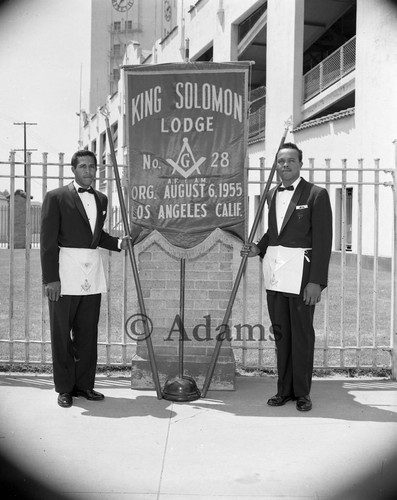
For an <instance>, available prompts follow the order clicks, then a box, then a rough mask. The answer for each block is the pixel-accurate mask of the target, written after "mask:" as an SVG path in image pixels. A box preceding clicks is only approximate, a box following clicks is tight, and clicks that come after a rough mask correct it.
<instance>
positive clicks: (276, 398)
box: [267, 394, 294, 406]
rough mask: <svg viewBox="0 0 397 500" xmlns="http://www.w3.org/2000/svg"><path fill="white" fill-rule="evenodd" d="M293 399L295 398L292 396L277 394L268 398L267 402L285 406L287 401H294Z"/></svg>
mask: <svg viewBox="0 0 397 500" xmlns="http://www.w3.org/2000/svg"><path fill="white" fill-rule="evenodd" d="M293 399H294V398H293V397H292V396H279V395H278V394H276V395H275V396H273V397H271V398H270V399H269V400H268V402H267V404H268V405H269V406H283V405H285V403H287V402H288V401H292V400H293Z"/></svg>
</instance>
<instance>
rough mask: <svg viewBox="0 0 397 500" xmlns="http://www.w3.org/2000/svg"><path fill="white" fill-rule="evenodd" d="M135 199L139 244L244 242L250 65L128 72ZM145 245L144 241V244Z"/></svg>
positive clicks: (167, 67)
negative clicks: (223, 234) (219, 234)
mask: <svg viewBox="0 0 397 500" xmlns="http://www.w3.org/2000/svg"><path fill="white" fill-rule="evenodd" d="M124 70H125V75H126V80H125V85H126V116H127V118H126V119H127V142H128V145H129V167H130V170H129V197H130V199H129V202H130V217H131V221H132V222H134V223H135V224H137V225H138V226H140V228H141V229H142V233H141V236H140V240H142V239H143V238H145V237H146V236H148V235H149V234H150V233H151V232H152V231H154V230H157V231H159V232H160V233H161V234H162V235H163V236H164V237H165V238H166V239H167V240H168V241H169V242H170V243H171V244H172V245H175V246H177V247H182V248H192V247H194V246H196V245H198V244H199V243H201V242H202V241H204V240H205V239H206V238H207V237H208V236H209V235H210V234H211V232H212V231H213V230H214V229H216V228H220V229H222V230H224V231H228V232H230V233H232V234H233V235H234V236H237V237H238V238H240V239H241V240H244V237H245V224H246V213H245V199H246V198H245V194H246V183H245V175H244V163H245V159H246V150H247V89H248V71H249V65H248V63H246V64H244V63H228V64H226V63H219V64H218V63H183V64H161V65H154V66H139V67H126V68H124ZM138 241H139V239H138Z"/></svg>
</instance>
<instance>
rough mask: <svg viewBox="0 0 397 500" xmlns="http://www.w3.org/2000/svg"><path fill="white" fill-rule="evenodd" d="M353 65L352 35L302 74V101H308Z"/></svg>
mask: <svg viewBox="0 0 397 500" xmlns="http://www.w3.org/2000/svg"><path fill="white" fill-rule="evenodd" d="M355 67H356V37H355V36H354V37H353V38H351V39H350V40H349V41H347V42H346V43H345V44H344V45H342V46H341V47H340V48H339V49H338V50H336V51H335V52H333V53H332V54H331V55H330V56H328V57H327V58H325V59H324V60H323V61H321V63H320V64H318V65H317V66H316V67H314V68H313V69H311V70H310V71H308V72H307V73H306V74H305V75H304V76H303V101H304V102H306V101H308V100H309V99H311V98H312V97H314V96H316V95H318V94H319V93H320V92H322V91H323V90H325V89H326V88H328V87H330V86H331V85H332V84H334V83H335V82H337V81H338V80H341V79H342V78H343V77H344V76H345V75H347V74H348V73H350V72H351V71H353V70H354V69H355Z"/></svg>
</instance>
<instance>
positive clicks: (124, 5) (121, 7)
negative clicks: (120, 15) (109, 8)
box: [112, 0, 134, 12]
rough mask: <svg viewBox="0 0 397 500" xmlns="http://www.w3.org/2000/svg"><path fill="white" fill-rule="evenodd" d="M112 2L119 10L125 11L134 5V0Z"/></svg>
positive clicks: (113, 0)
mask: <svg viewBox="0 0 397 500" xmlns="http://www.w3.org/2000/svg"><path fill="white" fill-rule="evenodd" d="M112 4H113V7H114V8H115V9H116V10H118V11H119V12H125V11H127V10H129V9H130V8H131V7H132V6H133V5H134V0H112Z"/></svg>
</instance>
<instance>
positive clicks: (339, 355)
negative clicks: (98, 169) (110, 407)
mask: <svg viewBox="0 0 397 500" xmlns="http://www.w3.org/2000/svg"><path fill="white" fill-rule="evenodd" d="M0 164H1V165H2V172H5V171H7V170H8V171H7V173H2V174H1V175H0V180H1V181H2V183H3V185H4V182H8V188H7V191H8V192H9V198H8V200H7V201H4V197H3V198H2V200H1V203H2V204H1V205H0V235H1V237H0V271H1V287H0V364H1V365H3V366H10V365H17V364H18V365H19V364H24V365H28V366H30V367H31V366H34V365H46V364H50V363H51V349H50V335H49V324H48V311H47V309H48V308H47V301H46V299H45V297H44V294H43V290H42V285H41V269H40V259H39V226H38V220H39V218H40V202H41V200H42V199H43V197H44V195H45V193H46V192H47V190H49V189H53V188H55V187H58V186H61V185H63V184H64V183H65V184H66V183H68V182H70V179H71V176H69V175H66V174H65V167H67V169H68V171H69V165H65V164H64V161H63V155H60V156H59V162H58V163H56V164H54V163H53V164H50V163H47V156H46V154H44V155H43V161H42V162H40V163H35V164H33V163H32V162H31V155H30V154H28V162H27V165H26V167H25V166H24V164H23V163H18V162H16V161H15V159H14V157H13V156H11V158H10V161H9V162H0ZM102 168H103V169H104V170H105V171H106V177H105V178H102V179H101V184H102V185H103V186H104V187H105V192H106V194H107V196H108V198H109V217H108V221H107V228H106V229H107V230H108V231H109V232H110V233H111V234H114V235H121V234H122V225H121V224H120V214H119V210H118V208H117V203H116V199H115V192H116V190H115V186H114V179H113V177H112V169H111V167H110V166H107V165H104V166H102ZM22 170H23V171H22ZM302 175H303V176H304V177H305V178H306V179H307V180H309V181H311V182H315V183H316V184H319V185H322V186H324V187H326V189H327V190H328V191H329V193H330V196H331V201H332V203H333V210H334V243H333V248H334V251H333V255H332V259H331V265H330V280H329V286H328V288H327V289H326V290H325V291H324V292H323V299H322V301H321V303H320V305H319V306H318V307H317V310H316V315H315V321H316V352H315V367H316V368H318V369H348V368H352V369H360V368H370V369H377V370H379V369H383V368H385V369H387V370H390V369H392V372H393V377H394V378H395V376H396V365H397V363H396V361H397V351H396V342H395V337H396V331H397V327H396V314H397V307H396V288H397V279H396V265H395V264H396V247H397V244H396V221H397V202H396V191H395V186H396V183H395V169H389V170H387V169H383V167H382V165H380V163H379V161H374V162H373V163H372V165H369V164H367V163H365V162H364V161H363V160H359V161H357V162H356V163H355V165H351V164H348V163H347V162H346V161H345V160H342V161H339V162H336V161H335V160H330V159H327V160H324V161H319V160H318V161H317V160H316V161H315V160H314V159H310V160H309V161H308V167H307V168H304V169H303V172H302ZM266 177H267V172H266V171H265V169H264V161H263V160H261V162H260V165H258V166H255V167H254V166H252V167H251V168H250V170H249V192H250V193H253V194H252V195H251V197H250V202H249V207H250V215H249V219H250V220H251V219H253V216H252V213H255V211H256V207H257V205H258V201H259V196H260V193H261V190H262V189H263V188H264V185H265V182H266ZM21 183H23V185H24V190H25V191H26V194H25V193H24V192H21V190H19V189H17V188H18V187H19V185H20V184H21ZM32 193H34V194H33V199H32V198H31V196H32ZM36 199H39V200H40V201H39V202H36ZM126 199H127V198H126ZM21 200H22V201H21ZM385 211H387V213H388V214H389V216H388V217H384V215H383V214H384V212H385ZM391 214H392V215H391ZM264 221H266V209H265V213H264V214H263V221H262V223H261V225H260V228H259V229H258V238H259V237H260V236H261V234H262V233H263V232H264V230H265V222H264ZM381 222H382V224H381ZM383 234H389V235H392V240H393V241H392V243H393V244H392V247H393V248H392V251H391V255H390V256H388V257H382V256H381V253H380V252H379V248H380V246H381V244H383V240H382V238H383V236H382V235H383ZM369 240H370V241H371V248H372V251H371V252H370V253H368V252H364V251H363V241H364V242H365V243H366V247H365V248H368V241H369ZM237 246H238V245H237ZM237 246H236V249H235V266H236V269H237V268H238V266H239V262H240V261H239V259H240V257H239V250H240V248H237ZM102 256H103V259H104V261H105V265H106V269H107V278H108V293H107V294H106V295H105V296H104V298H103V302H102V311H101V320H100V325H99V327H100V337H99V364H100V365H105V366H111V367H117V366H119V367H120V366H125V367H127V366H128V365H129V363H130V360H131V357H132V355H133V354H134V353H135V348H136V345H135V344H134V342H133V341H131V340H130V339H129V338H128V336H127V335H126V333H125V329H124V325H125V322H126V320H127V318H128V317H129V316H130V315H131V314H133V313H135V312H137V311H136V310H135V309H136V307H137V306H136V304H137V301H136V292H135V285H134V283H133V280H132V276H131V272H130V269H129V266H128V259H127V257H126V256H125V255H124V256H123V254H118V253H116V254H115V253H112V252H107V251H103V252H102ZM232 322H233V325H234V329H233V331H234V332H235V335H234V336H233V339H234V340H233V343H232V344H233V349H234V352H235V357H236V360H237V362H238V364H239V365H240V366H242V367H243V368H245V369H269V368H275V348H274V341H273V337H272V334H271V331H270V329H269V325H270V321H269V319H268V316H267V308H266V297H265V292H264V289H263V282H262V272H261V268H260V263H259V261H258V259H249V260H248V266H247V270H246V272H245V276H244V279H243V282H242V285H241V287H240V290H239V292H238V295H237V297H236V301H235V304H234V307H233V314H232Z"/></svg>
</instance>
